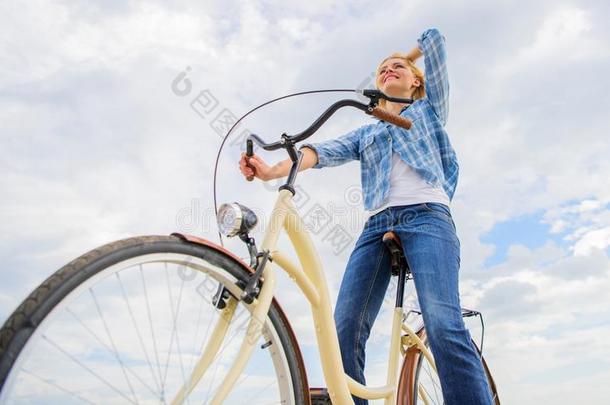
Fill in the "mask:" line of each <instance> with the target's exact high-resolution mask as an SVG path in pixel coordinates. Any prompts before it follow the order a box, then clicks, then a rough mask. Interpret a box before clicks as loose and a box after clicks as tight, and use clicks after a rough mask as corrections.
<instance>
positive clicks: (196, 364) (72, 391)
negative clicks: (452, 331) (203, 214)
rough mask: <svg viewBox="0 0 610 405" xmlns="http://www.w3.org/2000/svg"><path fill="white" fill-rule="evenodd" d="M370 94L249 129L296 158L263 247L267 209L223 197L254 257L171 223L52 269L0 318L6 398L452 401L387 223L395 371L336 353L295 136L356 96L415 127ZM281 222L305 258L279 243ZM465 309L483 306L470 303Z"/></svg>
mask: <svg viewBox="0 0 610 405" xmlns="http://www.w3.org/2000/svg"><path fill="white" fill-rule="evenodd" d="M362 94H363V95H364V96H366V97H368V98H369V100H370V102H369V103H368V104H365V103H361V102H359V101H356V100H352V99H344V100H340V101H338V102H336V103H334V104H332V105H331V106H330V107H329V108H328V109H327V110H326V111H325V112H324V113H323V114H322V115H321V116H320V117H318V118H317V119H316V121H315V122H314V123H313V124H311V125H310V126H309V127H308V128H307V129H305V130H304V131H303V132H301V133H299V134H296V135H287V134H285V133H284V134H282V136H281V140H280V141H277V142H273V143H265V142H264V141H263V140H262V139H261V138H259V137H258V136H256V135H254V134H251V135H250V136H249V137H248V139H247V155H248V156H252V151H253V142H255V143H256V144H258V145H259V146H260V147H262V148H263V149H265V150H268V151H273V150H278V149H285V150H286V151H287V153H288V155H289V157H290V159H291V161H292V167H291V170H290V173H289V175H288V178H287V181H286V183H285V184H283V185H282V186H280V187H279V194H278V197H277V200H276V201H275V204H274V206H273V209H272V213H271V216H270V219H269V222H268V225H267V228H266V230H265V233H264V237H263V242H262V244H261V248H260V249H259V248H258V247H257V246H256V243H255V241H254V239H253V238H252V237H250V236H249V234H248V232H249V231H250V230H252V229H253V227H254V226H255V225H256V223H257V218H256V215H255V214H254V213H253V212H252V211H251V210H250V209H248V208H247V207H245V206H243V205H241V204H239V203H231V204H224V205H222V206H221V207H220V210H219V211H218V224H219V228H220V230H221V232H222V234H224V235H225V236H228V237H233V236H238V237H239V238H240V239H241V240H242V241H243V242H244V243H245V244H246V245H247V248H248V252H249V255H250V263H249V264H247V263H245V262H244V261H242V260H241V259H240V258H239V257H237V256H236V255H235V254H233V253H232V252H230V251H229V250H227V249H225V248H224V247H222V246H219V245H217V244H215V243H213V242H210V241H208V240H205V239H202V238H199V237H197V236H193V235H186V234H183V233H173V234H171V235H169V236H140V237H133V238H129V239H124V240H120V241H116V242H112V243H109V244H106V245H104V246H101V247H99V248H97V249H94V250H92V251H90V252H88V253H86V254H84V255H82V256H80V257H79V258H77V259H75V260H73V261H72V262H70V263H68V264H67V265H65V266H64V267H62V268H61V269H59V270H58V271H57V272H55V273H54V274H53V275H52V276H50V277H49V278H48V279H47V280H46V281H44V282H43V283H42V284H41V285H40V286H39V287H38V288H36V289H35V290H34V291H33V292H32V293H31V294H30V295H29V296H28V297H27V298H26V299H25V300H24V301H23V303H21V305H20V306H19V307H18V308H17V309H16V310H15V312H14V313H13V314H12V315H11V316H10V317H9V318H8V320H7V321H6V322H5V324H4V326H3V327H2V329H1V330H0V402H1V403H20V402H45V403H49V402H50V403H54V402H57V403H62V404H65V403H72V402H79V403H80V402H92V403H96V402H132V403H142V402H143V403H152V402H154V403H158V402H162V403H167V402H171V403H172V404H180V403H185V402H186V403H201V402H203V403H212V404H219V403H236V402H238V401H239V402H252V403H270V402H281V403H288V404H302V403H305V404H310V403H313V404H321V403H331V401H332V403H335V404H349V403H353V401H352V397H351V395H352V394H354V395H357V396H359V397H362V398H366V399H384V400H385V403H386V404H394V403H398V404H415V403H425V404H429V403H442V393H440V392H439V391H440V385H438V381H437V380H438V377H437V375H436V368H435V363H434V358H433V356H432V353H431V351H430V350H429V349H428V343H427V338H426V332H425V325H423V324H421V325H420V326H419V327H417V328H411V327H410V326H409V325H408V323H407V319H408V317H409V316H410V315H413V314H415V315H417V311H409V312H408V313H405V311H404V310H403V294H404V285H405V283H406V282H407V281H408V280H409V279H410V278H411V277H410V271H409V268H408V265H407V264H406V261H405V259H404V255H403V253H402V248H401V245H400V241H399V240H398V238H397V236H396V235H395V234H393V233H392V232H388V233H386V235H384V243H385V244H386V246H387V248H388V249H389V250H390V252H391V257H392V266H391V267H392V268H391V269H388V271H392V274H393V275H395V276H396V277H398V286H397V290H396V291H397V292H396V305H395V308H394V312H393V318H392V319H393V321H392V329H391V330H392V332H391V342H390V355H389V361H388V369H387V378H386V384H385V385H383V386H379V387H367V386H364V385H362V384H359V383H358V382H356V381H354V380H353V379H351V378H350V377H349V376H347V375H346V374H345V373H343V370H342V368H341V367H337V365H340V364H341V357H340V351H339V345H338V340H337V332H336V329H335V324H334V320H333V314H332V308H331V301H330V297H329V293H328V288H327V285H326V279H325V277H324V272H323V271H322V265H321V262H320V258H319V256H318V254H317V253H316V250H315V247H314V245H313V242H312V240H311V238H310V236H309V233H308V231H307V228H306V226H305V224H304V222H303V219H302V218H301V217H300V215H299V213H298V212H297V210H296V208H295V206H294V204H293V201H292V197H293V196H294V193H295V190H294V183H295V180H296V177H297V172H298V167H299V163H300V161H301V158H302V154H301V152H300V151H298V150H297V148H296V144H297V143H298V142H300V141H303V140H305V139H307V138H308V137H310V136H311V135H313V134H314V133H315V132H316V131H317V130H318V129H319V128H320V127H321V126H322V125H323V124H324V122H326V120H328V119H329V118H330V116H332V114H334V112H336V111H337V110H338V109H340V108H342V107H346V106H351V107H355V108H357V109H360V110H362V111H364V112H365V113H367V114H369V115H372V116H375V117H377V118H379V119H383V120H385V121H387V122H391V123H393V124H395V125H398V126H401V127H403V128H405V129H407V130H408V129H409V128H410V125H411V122H410V121H409V120H408V119H407V118H405V117H402V116H399V115H395V114H392V113H389V112H388V111H385V110H382V109H380V108H379V107H378V102H379V100H380V99H381V98H384V99H386V100H388V101H395V102H406V101H408V100H405V99H397V98H392V97H388V96H386V95H385V94H383V93H381V92H379V91H376V90H364V91H362ZM282 230H283V231H285V232H286V233H287V235H288V237H289V239H290V242H291V244H292V245H293V247H294V249H295V251H296V253H297V256H298V258H299V262H300V266H299V265H297V264H295V263H293V262H292V261H291V260H290V259H289V257H288V256H287V255H286V254H285V253H283V252H281V251H279V250H277V248H276V245H277V241H278V238H279V236H280V232H281V231H282ZM273 265H275V266H278V267H279V268H280V269H282V270H283V271H285V272H286V273H287V274H288V275H289V276H290V278H291V279H292V280H294V282H295V283H296V284H297V286H298V287H299V289H300V291H301V292H302V293H303V295H304V296H305V297H306V299H307V301H308V302H309V304H310V306H311V311H312V317H313V321H314V325H315V332H316V338H317V342H318V350H319V354H320V360H321V365H322V371H323V374H324V377H325V381H326V384H327V388H324V389H310V387H309V385H308V381H307V374H306V371H305V367H304V364H303V358H302V355H301V352H300V349H299V345H298V341H297V338H296V336H295V334H294V333H293V331H292V328H291V326H290V323H289V320H288V318H287V317H286V315H285V314H284V312H283V311H282V309H281V307H280V305H279V303H278V302H277V301H276V300H275V298H274V296H273V292H274V287H275V283H276V274H275V271H276V270H275V269H274V266H273ZM153 297H154V299H153ZM463 315H464V316H481V315H480V313H478V312H476V311H470V310H463ZM481 322H482V316H481ZM203 329H205V332H204V331H203ZM202 336H203V337H202ZM473 344H474V342H473ZM475 346H476V345H475ZM479 353H480V351H479ZM481 359H482V361H483V364H484V366H485V370H486V373H487V376H488V379H489V383H490V386H491V388H492V391H493V393H494V396H495V403H496V404H499V403H500V401H499V399H498V396H497V390H496V386H495V383H494V381H493V378H492V376H491V373H490V371H489V368H488V367H487V364H486V362H485V360H484V359H483V357H482V356H481ZM401 360H402V361H401ZM439 398H440V399H439ZM433 401H440V402H433Z"/></svg>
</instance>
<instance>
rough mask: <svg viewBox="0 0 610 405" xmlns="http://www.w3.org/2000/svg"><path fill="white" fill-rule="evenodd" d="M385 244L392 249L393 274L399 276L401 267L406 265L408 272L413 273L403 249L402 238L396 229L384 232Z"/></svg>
mask: <svg viewBox="0 0 610 405" xmlns="http://www.w3.org/2000/svg"><path fill="white" fill-rule="evenodd" d="M382 240H383V244H384V245H385V246H386V247H387V248H388V250H389V251H390V263H391V266H392V275H393V276H397V275H398V274H399V273H400V268H401V267H402V266H404V267H405V269H406V272H407V274H410V273H411V269H409V264H408V263H407V259H406V258H405V253H404V251H403V250H402V243H401V242H400V238H399V237H398V235H397V234H396V233H394V231H389V232H386V233H384V234H383V238H382Z"/></svg>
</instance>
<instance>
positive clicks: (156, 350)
mask: <svg viewBox="0 0 610 405" xmlns="http://www.w3.org/2000/svg"><path fill="white" fill-rule="evenodd" d="M139 270H140V279H141V281H142V286H143V287H144V297H145V298H146V312H147V314H148V323H149V326H150V334H151V337H152V343H153V350H154V351H155V360H156V364H157V371H158V372H159V382H160V383H161V363H160V362H159V350H158V349H157V339H156V338H155V328H154V327H153V321H152V315H151V311H150V300H149V299H148V289H147V288H146V280H145V278H144V271H143V269H142V264H140V265H139ZM161 401H163V403H166V401H165V386H164V385H161Z"/></svg>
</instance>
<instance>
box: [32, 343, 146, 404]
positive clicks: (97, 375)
mask: <svg viewBox="0 0 610 405" xmlns="http://www.w3.org/2000/svg"><path fill="white" fill-rule="evenodd" d="M42 338H43V339H44V340H46V341H47V342H48V343H49V344H50V345H51V346H53V347H55V348H56V349H57V350H59V351H60V352H61V353H62V354H63V355H65V356H66V357H68V358H69V359H70V360H72V361H73V362H75V363H76V364H78V365H79V366H80V367H82V368H83V369H85V370H87V371H88V372H89V373H90V374H91V375H93V376H94V377H95V378H97V379H98V380H99V381H101V382H102V383H103V384H104V385H106V386H108V387H109V388H110V389H112V390H113V391H114V392H116V393H117V394H119V395H120V396H122V397H123V398H125V399H126V400H127V401H129V402H131V403H132V404H135V402H133V400H132V399H130V398H128V397H127V396H125V394H123V393H122V392H121V391H120V390H119V389H118V388H116V387H115V386H114V385H112V384H110V383H109V382H108V381H106V379H104V378H103V377H102V376H100V375H99V374H97V373H96V372H95V371H93V370H91V368H89V367H87V366H86V365H85V364H83V363H82V362H80V361H79V360H78V359H77V358H75V357H74V356H72V355H71V354H70V353H68V352H67V351H65V350H64V349H62V348H61V347H60V346H59V345H58V344H57V343H55V342H53V341H52V340H51V339H49V338H48V337H47V336H46V335H44V334H43V335H42Z"/></svg>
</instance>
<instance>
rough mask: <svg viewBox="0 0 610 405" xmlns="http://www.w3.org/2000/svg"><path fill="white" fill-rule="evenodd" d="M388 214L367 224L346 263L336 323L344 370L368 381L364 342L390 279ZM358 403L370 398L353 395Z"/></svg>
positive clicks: (364, 402)
mask: <svg viewBox="0 0 610 405" xmlns="http://www.w3.org/2000/svg"><path fill="white" fill-rule="evenodd" d="M388 218H389V216H388V214H387V213H386V212H382V213H379V214H377V215H375V216H374V217H372V218H371V219H370V220H369V221H367V224H366V225H365V228H364V230H363V231H362V234H361V235H360V237H359V239H358V241H357V242H356V246H355V247H354V250H353V252H352V254H351V255H350V258H349V261H348V263H347V266H346V270H345V274H344V275H343V280H342V281H341V287H340V289H339V296H338V297H337V304H336V306H335V323H336V325H337V333H338V336H339V345H340V347H341V358H342V360H343V368H344V370H345V372H346V373H347V374H348V375H349V376H350V377H352V378H353V379H354V380H356V381H358V382H360V383H362V384H365V379H364V364H365V346H366V341H367V339H368V337H369V334H370V331H371V327H372V325H373V322H374V321H375V318H376V317H377V314H378V313H379V309H380V308H381V304H382V302H383V298H384V295H385V291H386V289H387V287H388V284H389V281H390V268H389V266H390V263H389V254H388V252H386V249H385V246H384V245H383V242H382V240H381V238H382V236H383V233H384V232H385V230H386V229H387V225H388V221H387V219H388ZM353 398H354V402H355V403H356V404H357V405H361V404H367V403H368V401H366V400H363V399H360V398H357V397H353Z"/></svg>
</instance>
